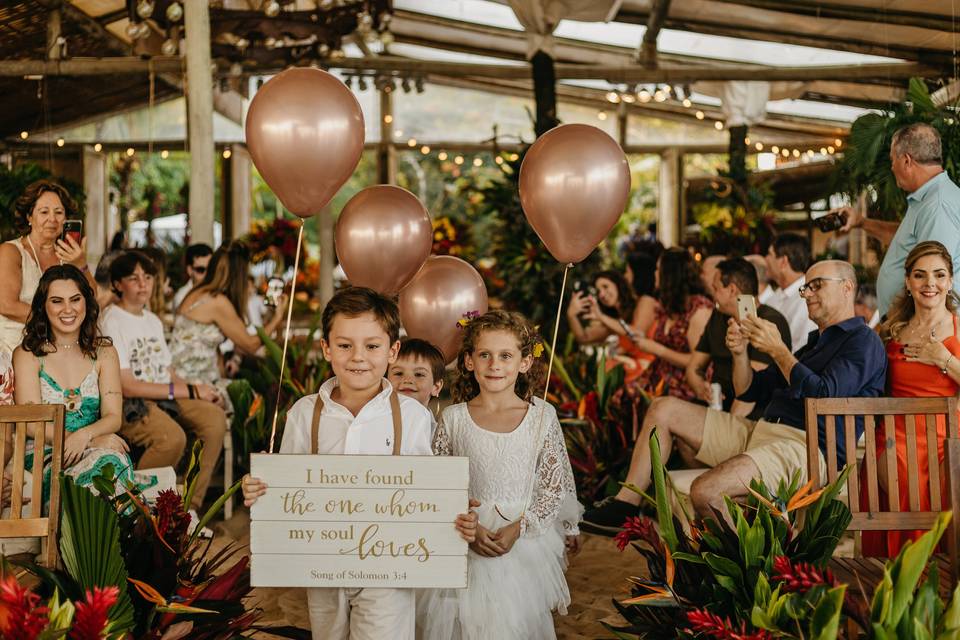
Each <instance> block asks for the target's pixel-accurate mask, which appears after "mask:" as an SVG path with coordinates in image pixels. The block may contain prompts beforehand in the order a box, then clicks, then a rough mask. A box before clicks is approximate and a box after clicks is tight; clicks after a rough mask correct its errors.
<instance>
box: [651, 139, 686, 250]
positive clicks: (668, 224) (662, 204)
mask: <svg viewBox="0 0 960 640" xmlns="http://www.w3.org/2000/svg"><path fill="white" fill-rule="evenodd" d="M682 158H683V156H681V155H680V152H679V151H678V150H677V149H672V148H671V149H667V150H666V151H664V152H663V153H662V154H660V185H659V187H660V188H659V193H658V194H657V237H658V238H659V240H660V242H662V243H663V246H664V247H668V248H669V247H672V246H674V245H676V244H679V242H680V185H681V177H680V174H681V164H680V163H681V162H682Z"/></svg>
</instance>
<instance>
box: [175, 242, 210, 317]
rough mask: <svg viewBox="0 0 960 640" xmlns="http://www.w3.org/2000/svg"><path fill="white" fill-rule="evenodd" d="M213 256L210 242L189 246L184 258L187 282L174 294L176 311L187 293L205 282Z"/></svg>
mask: <svg viewBox="0 0 960 640" xmlns="http://www.w3.org/2000/svg"><path fill="white" fill-rule="evenodd" d="M212 257H213V249H211V248H210V245H208V244H203V243H197V244H192V245H190V246H189V247H187V251H186V253H185V254H184V258H183V259H184V261H185V262H186V263H187V282H186V283H185V284H184V285H183V286H182V287H180V288H179V289H177V292H176V293H175V294H173V309H174V311H176V310H177V309H179V308H180V303H181V302H183V299H184V298H186V297H187V294H188V293H190V291H191V290H192V289H193V288H194V287H196V286H198V285H199V284H200V283H201V282H203V279H204V278H205V277H206V275H207V267H209V266H210V259H211V258H212Z"/></svg>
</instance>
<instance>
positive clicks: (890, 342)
mask: <svg viewBox="0 0 960 640" xmlns="http://www.w3.org/2000/svg"><path fill="white" fill-rule="evenodd" d="M905 272H906V274H905V278H904V280H905V284H906V290H905V291H904V292H903V293H902V294H900V295H899V296H898V297H897V298H896V299H895V300H894V301H893V304H891V306H890V310H889V311H888V313H887V320H886V322H884V323H883V324H882V325H880V337H881V338H882V339H883V341H884V342H885V343H886V348H887V363H888V365H887V387H888V390H889V395H891V396H893V397H895V398H931V397H948V396H956V395H957V392H958V391H960V339H958V334H957V308H958V306H960V300H958V298H957V295H956V293H954V291H953V259H952V258H951V256H950V253H949V252H948V251H947V249H946V247H944V246H943V245H942V244H940V243H939V242H935V241H931V242H921V243H919V244H918V245H917V246H915V247H914V248H913V250H912V251H911V252H910V253H909V254H908V255H907V260H906V263H905ZM895 418H896V419H895V421H894V431H895V434H893V437H894V438H895V442H896V456H897V478H898V480H899V484H900V487H899V496H900V510H901V511H909V510H910V498H909V495H910V492H909V491H908V486H907V478H908V477H909V476H908V474H913V475H914V476H915V477H916V478H917V486H918V488H919V490H920V508H921V509H924V510H928V509H930V507H931V505H930V467H929V463H928V460H929V458H928V457H927V455H928V453H927V447H931V446H936V447H937V460H938V461H939V463H940V466H941V469H942V468H943V461H944V450H943V445H944V441H945V440H946V433H947V429H946V424H945V420H944V419H943V417H942V416H938V417H937V442H936V443H932V442H927V425H926V417H925V416H916V431H917V432H916V436H917V453H916V457H917V459H908V456H907V440H906V438H907V436H906V424H905V421H904V417H903V416H896V417H895ZM889 437H891V436H890V435H887V434H884V432H883V431H882V430H881V431H879V433H878V434H877V438H876V440H877V456H878V457H880V456H881V455H883V453H884V452H885V451H886V446H885V445H886V441H887V438H889ZM882 459H883V458H881V460H882ZM918 460H919V463H918ZM879 467H880V469H881V470H882V469H885V468H886V467H885V465H884V464H883V463H882V462H881V463H880V464H879ZM940 478H941V484H942V488H941V495H942V496H943V505H942V506H943V508H944V509H949V508H950V504H949V492H948V491H947V487H946V484H945V483H944V479H945V474H944V473H943V472H942V471H941V474H940ZM879 479H880V484H881V487H880V508H881V509H886V508H888V502H887V496H886V492H885V491H884V489H885V488H886V482H887V478H886V476H885V474H883V473H881V474H880V478H879ZM865 484H866V483H864V484H863V485H861V486H863V487H864V488H863V489H862V490H861V498H860V499H861V503H862V504H863V506H864V508H866V505H867V502H866V493H865V491H866V486H865ZM923 533H925V532H924V531H864V532H863V539H862V540H863V555H865V556H881V557H891V558H892V557H894V556H896V555H897V553H899V552H900V548H901V547H902V546H903V544H904V543H905V542H906V541H907V540H916V539H917V538H919V537H920V536H921V535H922V534H923Z"/></svg>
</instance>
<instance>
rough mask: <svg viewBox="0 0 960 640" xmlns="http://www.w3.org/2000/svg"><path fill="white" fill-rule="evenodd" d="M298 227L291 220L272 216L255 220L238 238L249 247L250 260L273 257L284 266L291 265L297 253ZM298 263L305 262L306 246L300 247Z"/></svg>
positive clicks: (259, 260) (257, 260)
mask: <svg viewBox="0 0 960 640" xmlns="http://www.w3.org/2000/svg"><path fill="white" fill-rule="evenodd" d="M299 233H300V227H299V226H298V225H297V223H296V222H294V221H293V220H289V219H287V218H274V219H272V220H255V221H254V222H253V224H251V225H250V232H249V233H248V234H246V235H245V236H243V237H242V238H240V241H241V242H243V243H244V244H245V245H247V246H248V247H249V248H250V261H251V262H262V261H263V260H268V259H273V260H278V261H279V262H282V264H283V266H284V268H287V267H292V266H293V263H294V261H295V258H296V254H297V235H298V234H299ZM300 251H301V253H300V264H301V265H302V264H304V263H305V259H306V248H305V247H303V246H301V248H300Z"/></svg>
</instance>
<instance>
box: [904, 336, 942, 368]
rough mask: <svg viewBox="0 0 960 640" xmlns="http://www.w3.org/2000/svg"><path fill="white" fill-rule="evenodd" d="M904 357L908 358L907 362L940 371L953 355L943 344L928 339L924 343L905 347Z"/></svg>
mask: <svg viewBox="0 0 960 640" xmlns="http://www.w3.org/2000/svg"><path fill="white" fill-rule="evenodd" d="M903 355H905V356H906V357H907V362H920V363H923V364H929V365H932V366H934V367H936V368H938V369H939V368H940V367H942V366H943V363H944V362H946V361H947V360H948V359H949V358H950V356H951V355H953V354H951V353H950V350H949V349H947V348H946V347H945V346H943V343H942V342H937V341H934V340H930V339H927V340H924V341H923V342H919V343H915V344H905V345H903Z"/></svg>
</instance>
